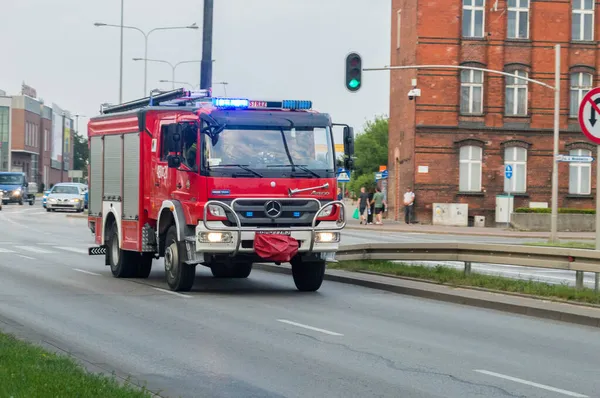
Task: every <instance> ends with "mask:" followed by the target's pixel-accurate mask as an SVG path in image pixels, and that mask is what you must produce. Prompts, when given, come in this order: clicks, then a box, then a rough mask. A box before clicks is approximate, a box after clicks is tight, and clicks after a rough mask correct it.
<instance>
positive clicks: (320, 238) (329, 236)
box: [315, 232, 340, 243]
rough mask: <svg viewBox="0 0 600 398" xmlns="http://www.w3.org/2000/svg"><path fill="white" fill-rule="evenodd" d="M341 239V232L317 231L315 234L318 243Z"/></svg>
mask: <svg viewBox="0 0 600 398" xmlns="http://www.w3.org/2000/svg"><path fill="white" fill-rule="evenodd" d="M339 241H340V234H339V232H317V233H316V234H315V242H317V243H334V242H339Z"/></svg>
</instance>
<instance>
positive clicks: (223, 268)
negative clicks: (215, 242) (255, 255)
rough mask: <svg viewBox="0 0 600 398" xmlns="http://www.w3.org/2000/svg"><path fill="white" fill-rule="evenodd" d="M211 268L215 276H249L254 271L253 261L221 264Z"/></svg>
mask: <svg viewBox="0 0 600 398" xmlns="http://www.w3.org/2000/svg"><path fill="white" fill-rule="evenodd" d="M210 270H211V272H212V274H213V276H214V277H215V278H247V277H248V276H250V273H251V272H252V263H247V262H243V263H234V264H219V265H213V266H211V267H210Z"/></svg>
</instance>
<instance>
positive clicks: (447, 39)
mask: <svg viewBox="0 0 600 398" xmlns="http://www.w3.org/2000/svg"><path fill="white" fill-rule="evenodd" d="M594 3H595V2H592V1H583V0H582V1H562V0H545V1H528V0H509V1H507V0H500V1H493V0H492V1H490V0H460V1H455V0H438V1H433V2H432V1H424V0H392V16H391V19H392V32H391V39H392V40H391V44H392V46H391V65H415V64H418V65H442V64H446V65H464V66H474V67H480V68H487V69H494V70H500V71H504V72H507V73H510V74H514V75H515V76H521V77H529V78H531V79H535V80H539V81H542V82H545V83H547V84H550V85H553V84H554V64H555V62H554V59H555V58H554V57H555V53H554V45H555V44H560V45H561V47H562V49H561V50H562V52H561V70H560V73H561V76H560V78H561V101H560V110H561V111H560V153H562V154H572V155H585V156H590V155H591V156H594V157H596V147H595V145H592V144H590V142H589V141H588V140H587V139H586V138H585V136H584V135H583V134H582V133H581V131H580V127H579V125H578V121H577V110H578V106H579V103H580V101H581V99H582V98H583V96H584V95H585V93H586V92H587V91H589V90H590V89H591V88H592V87H594V86H595V85H598V78H599V77H600V75H599V74H598V73H599V72H598V71H599V70H600V51H599V48H598V41H597V39H598V38H600V33H599V32H598V29H597V27H598V26H599V25H598V23H597V18H598V17H599V15H598V10H596V9H595V4H594ZM412 79H416V87H417V88H419V89H420V90H421V95H420V96H419V97H415V98H414V99H413V100H410V99H409V98H408V92H409V91H410V90H411V89H412V88H413V85H412V83H413V81H412ZM390 84H391V90H390V91H391V97H390V132H389V165H388V170H389V181H388V186H389V200H390V205H391V207H390V211H391V214H393V215H394V218H396V219H400V220H402V219H403V205H402V195H403V193H404V192H405V190H406V188H407V187H411V188H412V189H413V191H414V192H415V195H416V198H415V205H416V209H415V210H416V219H417V221H419V222H421V223H431V222H432V219H433V214H434V211H435V210H436V209H435V207H434V206H433V204H434V203H466V204H468V215H469V217H470V221H472V220H473V216H485V217H486V225H488V226H492V225H494V224H495V221H496V217H497V212H496V205H497V203H500V201H501V200H502V199H499V198H498V196H501V195H504V194H506V193H507V191H508V192H510V193H511V194H512V195H514V196H515V197H514V208H518V207H530V206H532V205H535V206H546V205H547V206H548V207H550V206H551V203H550V200H551V184H552V180H551V176H552V161H553V156H552V155H553V133H552V129H553V121H554V119H553V108H554V92H553V91H552V90H551V89H549V88H546V87H543V86H540V85H537V84H533V83H528V82H525V81H522V80H520V81H519V80H516V79H515V78H512V77H506V76H502V75H499V74H490V73H483V72H481V71H473V70H462V71H461V70H457V69H428V70H425V69H421V70H418V71H417V70H396V71H392V72H391V80H390ZM507 164H509V165H511V166H512V168H513V176H512V178H511V179H507V178H506V177H505V173H504V168H505V165H507ZM595 168H596V162H594V163H592V164H591V165H590V163H580V164H577V163H571V164H568V163H560V165H559V180H560V193H559V203H558V205H559V207H570V208H593V207H594V195H595V194H596V189H595V188H596V187H595V182H594V180H595V179H594V178H592V176H593V175H595V174H594V173H595V171H594V170H595ZM504 200H506V199H504ZM438 210H439V209H438ZM498 222H506V221H498Z"/></svg>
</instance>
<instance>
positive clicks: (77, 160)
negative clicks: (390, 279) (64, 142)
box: [73, 134, 90, 177]
mask: <svg viewBox="0 0 600 398" xmlns="http://www.w3.org/2000/svg"><path fill="white" fill-rule="evenodd" d="M73 138H74V140H73V170H81V171H83V176H84V177H86V176H87V172H88V170H87V165H88V160H89V156H90V151H89V148H88V142H87V140H86V139H85V138H84V137H83V136H81V135H79V134H74V135H73Z"/></svg>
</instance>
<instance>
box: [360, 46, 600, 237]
mask: <svg viewBox="0 0 600 398" xmlns="http://www.w3.org/2000/svg"><path fill="white" fill-rule="evenodd" d="M554 50H555V58H556V62H555V70H554V76H555V85H554V86H551V85H549V84H546V83H544V82H541V81H539V80H534V79H530V78H527V77H521V76H517V75H515V74H512V73H507V72H502V71H499V70H494V69H486V68H477V67H471V66H459V65H403V66H386V67H383V68H364V69H363V71H365V72H371V71H383V70H386V71H387V70H401V69H466V70H478V71H482V72H489V73H493V74H497V75H503V76H508V77H512V78H514V79H519V80H524V81H528V82H531V83H534V84H538V85H540V86H544V87H546V88H549V89H551V90H553V91H554V150H553V152H554V153H553V159H552V162H553V168H552V216H551V231H550V241H551V242H553V243H554V242H557V241H558V234H557V229H558V228H557V224H558V223H557V220H558V214H557V213H558V151H559V134H560V124H559V123H560V44H557V45H555V46H554ZM509 217H510V215H509ZM597 233H598V232H597ZM599 247H600V243H599Z"/></svg>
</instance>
